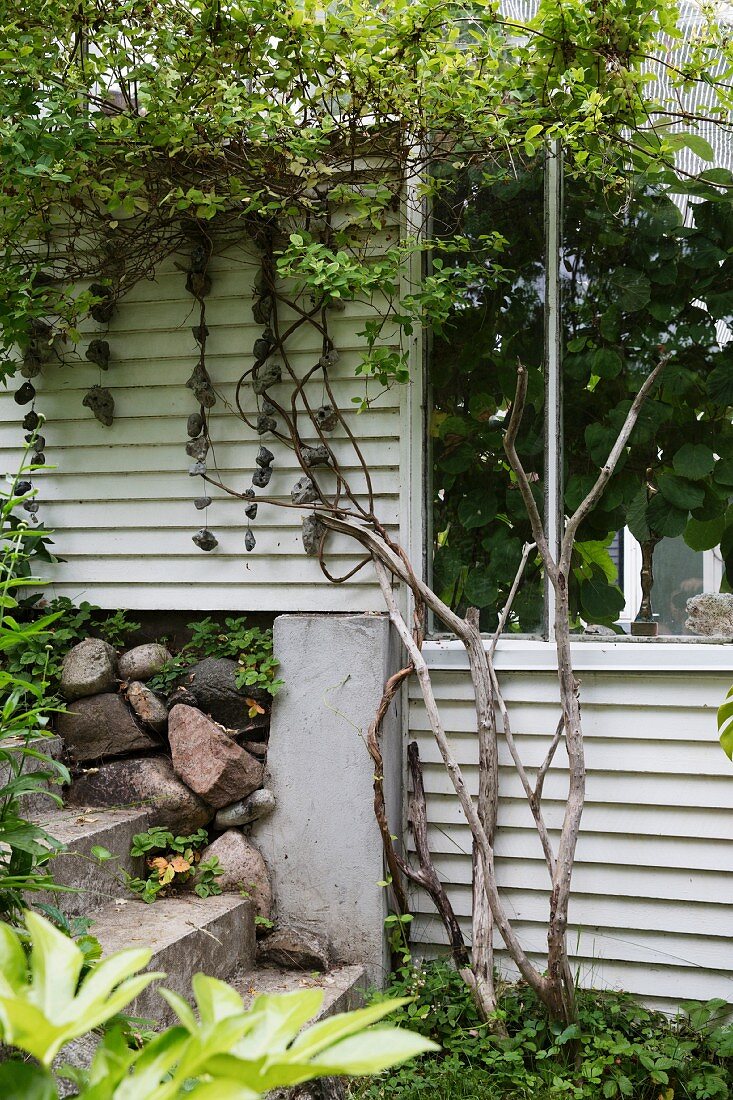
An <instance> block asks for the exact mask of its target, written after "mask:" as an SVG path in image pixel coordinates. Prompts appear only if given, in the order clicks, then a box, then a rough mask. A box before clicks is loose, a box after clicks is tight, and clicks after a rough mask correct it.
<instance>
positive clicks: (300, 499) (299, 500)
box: [290, 477, 318, 504]
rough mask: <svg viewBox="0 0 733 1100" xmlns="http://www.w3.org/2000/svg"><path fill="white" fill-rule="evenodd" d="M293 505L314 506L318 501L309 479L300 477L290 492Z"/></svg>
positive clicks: (313, 486)
mask: <svg viewBox="0 0 733 1100" xmlns="http://www.w3.org/2000/svg"><path fill="white" fill-rule="evenodd" d="M290 498H291V500H292V502H293V504H314V503H315V502H316V501H317V500H318V493H317V492H316V487H315V485H314V484H313V482H312V481H311V479H310V478H309V477H301V478H299V480H298V481H296V483H295V485H293V488H292V489H291V490H290Z"/></svg>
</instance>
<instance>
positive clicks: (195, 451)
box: [186, 435, 209, 462]
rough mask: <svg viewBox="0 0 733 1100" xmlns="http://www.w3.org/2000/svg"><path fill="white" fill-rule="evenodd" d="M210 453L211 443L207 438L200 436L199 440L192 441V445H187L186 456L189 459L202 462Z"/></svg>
mask: <svg viewBox="0 0 733 1100" xmlns="http://www.w3.org/2000/svg"><path fill="white" fill-rule="evenodd" d="M208 453H209V441H208V439H207V438H206V437H205V436H203V435H202V436H199V438H198V439H192V440H191V441H190V443H187V444H186V454H187V455H188V456H189V458H197V459H200V460H201V461H202V462H203V460H204V459H205V458H206V456H207V454H208Z"/></svg>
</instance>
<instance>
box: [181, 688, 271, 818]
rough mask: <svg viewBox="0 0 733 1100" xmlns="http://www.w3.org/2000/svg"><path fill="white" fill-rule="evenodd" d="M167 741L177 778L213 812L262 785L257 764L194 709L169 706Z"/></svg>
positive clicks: (230, 738)
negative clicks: (211, 807) (213, 808)
mask: <svg viewBox="0 0 733 1100" xmlns="http://www.w3.org/2000/svg"><path fill="white" fill-rule="evenodd" d="M168 740H169V742H170V747H171V753H172V756H173V770H174V771H175V773H176V775H177V776H178V778H179V779H181V780H182V781H183V782H184V783H185V784H186V786H188V787H190V788H191V790H192V791H195V792H196V794H197V795H200V797H201V798H203V799H204V801H205V802H208V804H209V805H210V806H214V807H215V808H216V809H221V808H222V807H223V806H229V805H231V803H232V802H236V801H237V800H238V799H240V798H246V797H247V795H249V794H251V793H252V791H254V790H256V789H257V788H258V787H259V785H260V784H261V782H262V774H263V771H262V764H261V763H260V761H259V760H255V758H254V757H253V756H250V755H249V753H248V752H245V751H244V749H243V748H241V747H240V746H239V745H238V744H237V743H236V741H235V740H234V739H233V738H232V737H230V735H229V734H228V733H227V732H226V731H225V730H224V729H222V727H221V726H219V725H217V723H216V722H214V721H212V719H211V718H207V716H206V715H205V714H202V713H201V711H200V710H196V709H195V708H194V707H187V706H185V704H182V703H178V704H177V705H176V706H174V707H172V709H171V710H170V713H169V715H168Z"/></svg>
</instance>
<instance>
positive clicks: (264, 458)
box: [255, 446, 275, 466]
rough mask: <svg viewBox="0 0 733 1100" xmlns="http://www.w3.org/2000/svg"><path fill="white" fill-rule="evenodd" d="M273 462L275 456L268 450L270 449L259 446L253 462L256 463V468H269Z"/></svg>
mask: <svg viewBox="0 0 733 1100" xmlns="http://www.w3.org/2000/svg"><path fill="white" fill-rule="evenodd" d="M274 461H275V456H274V454H273V453H272V451H271V450H270V448H269V447H262V446H260V447H259V449H258V451H257V455H256V457H255V462H256V463H257V465H258V466H271V465H272V463H273V462H274Z"/></svg>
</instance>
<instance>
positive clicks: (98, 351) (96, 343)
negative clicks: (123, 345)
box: [84, 340, 109, 370]
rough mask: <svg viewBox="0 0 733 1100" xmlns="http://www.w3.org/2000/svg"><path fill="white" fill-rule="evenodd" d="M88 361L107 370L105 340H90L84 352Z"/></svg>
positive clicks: (106, 344)
mask: <svg viewBox="0 0 733 1100" xmlns="http://www.w3.org/2000/svg"><path fill="white" fill-rule="evenodd" d="M84 355H85V357H86V358H87V359H88V360H89V362H90V363H96V364H97V365H98V366H100V367H101V368H102V370H107V368H108V366H109V344H108V342H107V341H106V340H92V341H91V343H90V344H89V347H88V348H87V350H86V351H85V353H84Z"/></svg>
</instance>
